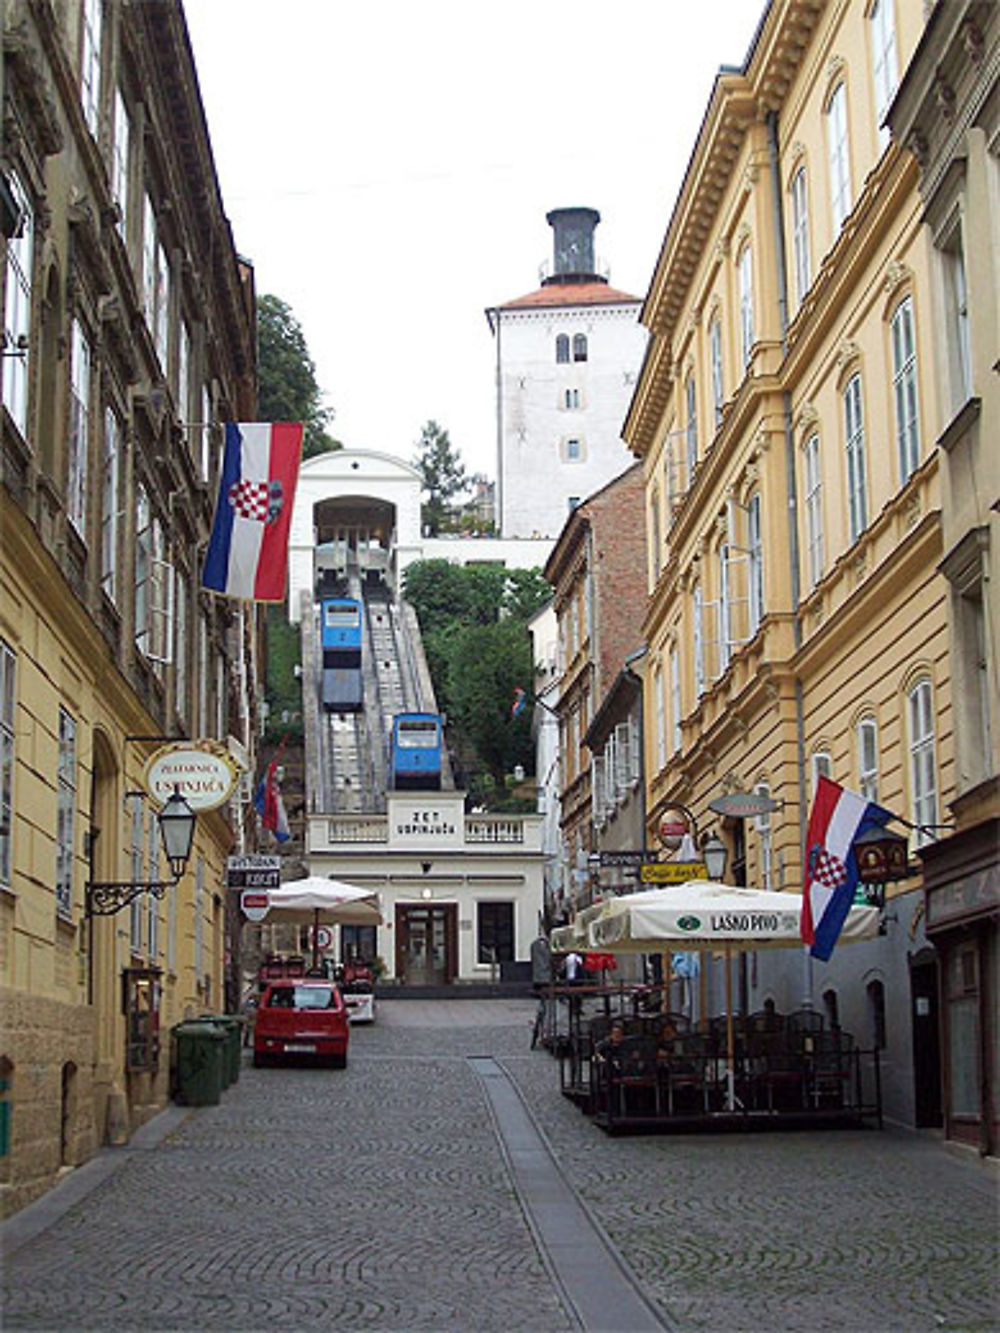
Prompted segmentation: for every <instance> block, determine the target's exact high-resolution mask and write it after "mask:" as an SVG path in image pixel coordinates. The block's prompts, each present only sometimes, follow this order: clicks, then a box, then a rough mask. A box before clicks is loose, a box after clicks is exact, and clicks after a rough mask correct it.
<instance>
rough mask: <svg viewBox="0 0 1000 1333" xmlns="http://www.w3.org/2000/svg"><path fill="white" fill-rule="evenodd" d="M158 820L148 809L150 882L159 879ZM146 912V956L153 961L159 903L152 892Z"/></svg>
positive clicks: (157, 929) (147, 843)
mask: <svg viewBox="0 0 1000 1333" xmlns="http://www.w3.org/2000/svg"><path fill="white" fill-rule="evenodd" d="M158 835H159V822H158V820H157V818H156V812H155V811H154V810H152V809H150V810H149V811H148V812H147V814H146V866H147V868H148V872H149V878H150V882H152V883H156V882H158V881H159V879H160V840H159V836H158ZM145 896H146V899H147V902H146V913H147V915H148V917H149V944H148V957H149V959H150V961H151V962H155V960H156V955H157V953H158V952H159V948H160V904H159V902H158V901H157V899H156V898H154V897H153V895H152V894H146V895H145Z"/></svg>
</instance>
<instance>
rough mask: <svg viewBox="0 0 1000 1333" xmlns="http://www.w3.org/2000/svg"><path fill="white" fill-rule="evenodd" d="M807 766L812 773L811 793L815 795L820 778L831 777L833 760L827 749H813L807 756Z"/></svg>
mask: <svg viewBox="0 0 1000 1333" xmlns="http://www.w3.org/2000/svg"><path fill="white" fill-rule="evenodd" d="M809 767H810V771H811V773H812V794H813V795H814V796H815V795H816V788H817V787H818V786H819V780H820V778H832V777H833V761H832V760H831V758H830V755H829V752H828V751H827V750H814V751H813V753H812V754H811V755H810V758H809Z"/></svg>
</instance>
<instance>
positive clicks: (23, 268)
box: [3, 175, 35, 435]
mask: <svg viewBox="0 0 1000 1333" xmlns="http://www.w3.org/2000/svg"><path fill="white" fill-rule="evenodd" d="M10 191H11V194H12V195H13V196H14V203H15V204H16V205H17V209H18V214H19V217H20V226H19V228H18V230H17V233H16V234H15V235H14V236H11V237H9V238H8V240H7V247H6V249H7V256H6V257H7V283H6V293H5V299H4V312H3V332H4V349H5V351H4V358H3V401H4V406H5V407H6V408H7V411H8V412H9V413H10V416H11V419H12V421H13V422H14V424H15V426H17V428H18V430H19V431H20V432H21V434H22V435H27V433H28V355H29V344H30V336H31V285H32V279H33V265H34V257H35V215H34V212H33V211H32V208H31V204H30V202H29V200H28V195H27V192H26V191H25V189H24V187H23V185H22V184H21V182H20V180H19V179H18V177H17V176H15V175H11V177H10ZM22 349H23V352H24V355H23V356H19V355H14V353H15V352H19V351H21V350H22Z"/></svg>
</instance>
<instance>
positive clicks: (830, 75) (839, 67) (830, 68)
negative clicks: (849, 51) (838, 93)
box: [826, 55, 847, 91]
mask: <svg viewBox="0 0 1000 1333" xmlns="http://www.w3.org/2000/svg"><path fill="white" fill-rule="evenodd" d="M846 68H847V61H846V60H845V59H844V57H843V56H837V55H834V56H831V57H830V59H829V60H828V61H827V62H826V78H827V82H828V83H833V81H834V79H836V78H837V77H838V75H840V74H843V72H844V70H845V69H846ZM831 91H832V89H831Z"/></svg>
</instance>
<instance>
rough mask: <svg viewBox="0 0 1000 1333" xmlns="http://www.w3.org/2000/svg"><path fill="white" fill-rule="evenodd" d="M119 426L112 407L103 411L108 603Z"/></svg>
mask: <svg viewBox="0 0 1000 1333" xmlns="http://www.w3.org/2000/svg"><path fill="white" fill-rule="evenodd" d="M120 456H121V427H120V426H119V424H118V418H117V416H115V414H114V412H113V411H112V409H111V408H110V407H109V408H106V409H105V412H104V458H103V460H102V465H101V587H102V588H103V590H104V593H105V595H106V596H107V597H108V598H110V600H111V601H112V602H115V601H117V594H118V464H119V459H120Z"/></svg>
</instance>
